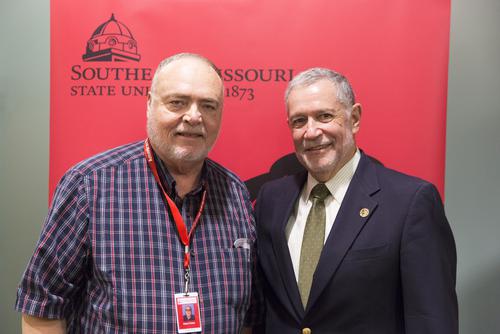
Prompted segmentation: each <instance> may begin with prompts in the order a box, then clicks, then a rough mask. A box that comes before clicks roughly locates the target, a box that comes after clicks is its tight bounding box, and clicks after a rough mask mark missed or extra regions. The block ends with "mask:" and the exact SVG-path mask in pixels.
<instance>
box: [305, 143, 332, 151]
mask: <svg viewBox="0 0 500 334" xmlns="http://www.w3.org/2000/svg"><path fill="white" fill-rule="evenodd" d="M328 146H330V143H328V144H323V145H317V146H313V147H308V148H306V149H305V150H304V151H305V152H316V151H321V150H322V149H325V148H327V147H328Z"/></svg>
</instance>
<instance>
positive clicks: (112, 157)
mask: <svg viewBox="0 0 500 334" xmlns="http://www.w3.org/2000/svg"><path fill="white" fill-rule="evenodd" d="M161 170H162V173H161V174H162V176H161V177H162V180H163V181H164V184H165V185H166V187H167V189H170V191H171V193H172V195H174V196H173V198H175V183H174V181H173V179H172V177H171V176H170V175H169V174H168V172H166V171H165V169H161ZM202 179H203V180H204V183H205V184H206V186H207V196H206V205H205V209H204V211H203V213H202V215H201V220H200V223H199V225H198V227H197V229H196V231H195V233H194V237H193V240H192V243H191V281H190V284H189V290H190V291H196V292H198V293H199V295H200V309H201V322H202V329H203V332H204V333H217V334H221V333H239V331H240V329H241V327H242V325H243V321H244V318H245V313H246V311H247V309H248V307H249V303H250V293H251V280H252V263H253V259H254V254H253V245H254V241H255V228H254V219H253V216H252V208H251V203H250V201H249V196H248V193H247V190H246V188H245V186H244V185H243V183H242V182H241V181H240V180H239V179H238V178H237V177H236V176H235V175H234V174H232V173H231V172H229V171H228V170H226V169H224V168H223V167H221V166H220V165H218V164H216V163H215V162H213V161H211V160H209V159H207V160H206V162H205V164H204V167H203V172H202ZM201 193H202V189H201V187H199V188H198V189H195V190H194V191H192V192H191V193H190V194H188V195H187V196H186V197H185V198H184V201H183V203H182V207H181V208H179V209H180V211H181V214H182V216H183V218H184V220H185V222H186V225H187V228H188V229H189V228H190V227H191V223H192V221H193V219H194V216H195V215H196V212H197V210H198V208H199V204H200V198H201ZM242 238H243V239H244V240H247V241H248V244H249V245H251V246H252V248H251V249H248V248H247V247H235V246H234V242H235V241H236V240H237V239H242ZM237 244H240V242H238V243H237ZM244 244H245V243H244ZM183 252H184V249H183V246H182V244H181V242H180V240H179V237H178V234H177V230H176V227H175V224H174V222H173V219H172V217H171V214H170V212H169V210H168V207H167V206H166V205H165V201H164V199H163V196H162V194H161V190H160V189H159V187H158V185H157V184H156V181H155V179H154V176H153V174H152V173H151V171H150V169H149V167H148V165H147V162H146V159H145V157H144V152H143V143H142V142H138V143H134V144H129V145H125V146H122V147H118V148H116V149H113V150H111V151H108V152H105V153H102V154H99V155H97V156H95V157H92V158H90V159H88V160H86V161H84V162H82V163H80V164H78V165H76V166H75V167H73V168H72V169H70V170H69V171H68V172H67V173H66V174H65V175H64V177H63V178H62V180H61V182H60V184H59V185H58V187H57V190H56V193H55V195H54V200H53V203H52V205H51V208H50V210H49V214H48V217H47V220H46V222H45V225H44V227H43V230H42V233H41V236H40V240H39V242H38V244H37V246H36V249H35V252H34V255H33V257H32V258H31V261H30V263H29V264H28V267H27V269H26V271H25V273H24V276H23V278H22V281H21V284H20V286H19V289H18V297H17V301H16V309H17V310H19V311H21V312H23V313H26V314H30V315H33V316H37V317H43V318H52V319H55V318H59V319H60V318H66V320H67V324H68V332H69V333H92V334H94V333H148V334H151V333H176V332H177V325H176V317H175V308H174V302H173V296H174V293H179V292H183V289H184V269H183V261H182V260H183Z"/></svg>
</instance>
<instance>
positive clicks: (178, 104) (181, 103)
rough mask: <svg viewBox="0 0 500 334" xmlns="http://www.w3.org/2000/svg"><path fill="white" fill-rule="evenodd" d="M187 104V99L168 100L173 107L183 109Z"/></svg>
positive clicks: (170, 106)
mask: <svg viewBox="0 0 500 334" xmlns="http://www.w3.org/2000/svg"><path fill="white" fill-rule="evenodd" d="M185 105H186V102H185V101H182V100H171V101H168V106H169V108H171V109H175V110H176V109H181V108H183V107H184V106H185Z"/></svg>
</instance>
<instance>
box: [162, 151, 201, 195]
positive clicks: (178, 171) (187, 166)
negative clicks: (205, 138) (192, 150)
mask: <svg viewBox="0 0 500 334" xmlns="http://www.w3.org/2000/svg"><path fill="white" fill-rule="evenodd" d="M162 161H163V163H164V164H165V167H166V168H167V170H168V172H169V173H170V175H171V176H172V177H173V178H174V180H175V190H176V192H177V196H179V197H180V198H184V196H185V195H186V194H187V193H189V192H191V191H192V190H194V189H195V188H196V187H197V186H198V184H199V183H200V177H201V170H202V168H203V161H201V162H196V163H193V162H189V163H185V162H184V163H175V164H169V163H168V162H166V161H164V160H162Z"/></svg>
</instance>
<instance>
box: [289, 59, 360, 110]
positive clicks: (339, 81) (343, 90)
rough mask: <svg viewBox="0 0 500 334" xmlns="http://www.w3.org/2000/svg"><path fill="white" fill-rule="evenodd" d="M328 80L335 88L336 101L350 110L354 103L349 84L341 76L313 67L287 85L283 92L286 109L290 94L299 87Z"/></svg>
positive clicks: (325, 69)
mask: <svg viewBox="0 0 500 334" xmlns="http://www.w3.org/2000/svg"><path fill="white" fill-rule="evenodd" d="M324 79H326V80H329V81H331V82H332V83H333V84H334V85H335V87H336V88H337V100H338V101H339V102H340V103H342V104H343V105H344V106H345V107H347V108H350V107H352V106H353V105H354V103H356V100H355V96H354V91H353V90H352V87H351V84H350V83H349V81H348V80H347V78H346V77H345V76H343V75H342V74H340V73H338V72H335V71H332V70H329V69H327V68H320V67H314V68H310V69H308V70H305V71H303V72H300V73H299V74H297V75H296V76H295V77H294V78H293V79H292V80H291V81H290V82H289V83H288V86H287V88H286V91H285V104H286V105H287V107H288V97H289V95H290V92H291V91H292V90H293V89H295V88H297V87H299V86H302V87H307V86H310V85H312V84H314V83H316V82H318V81H320V80H324Z"/></svg>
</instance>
